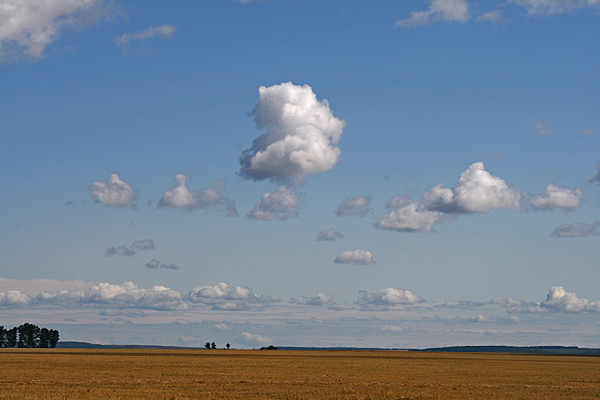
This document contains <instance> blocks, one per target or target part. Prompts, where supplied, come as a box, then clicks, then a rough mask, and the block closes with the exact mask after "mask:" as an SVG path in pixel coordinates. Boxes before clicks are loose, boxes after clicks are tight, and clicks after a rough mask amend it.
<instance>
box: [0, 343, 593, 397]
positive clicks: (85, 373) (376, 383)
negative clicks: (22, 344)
mask: <svg viewBox="0 0 600 400" xmlns="http://www.w3.org/2000/svg"><path fill="white" fill-rule="evenodd" d="M0 368H1V371H2V374H0V399H42V398H43V399H99V398H102V399H198V398H204V399H469V398H473V399H474V398H477V399H559V400H560V399H597V398H599V397H600V358H599V357H582V356H539V355H510V354H464V353H422V352H400V351H283V350H275V351H254V350H66V349H65V350H62V349H3V350H2V351H0Z"/></svg>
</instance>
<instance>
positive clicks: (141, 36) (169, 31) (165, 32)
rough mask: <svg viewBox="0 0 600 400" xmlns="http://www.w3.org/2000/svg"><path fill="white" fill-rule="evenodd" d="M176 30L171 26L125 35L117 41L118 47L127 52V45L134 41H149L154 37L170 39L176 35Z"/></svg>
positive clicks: (161, 26)
mask: <svg viewBox="0 0 600 400" xmlns="http://www.w3.org/2000/svg"><path fill="white" fill-rule="evenodd" d="M175 31H176V29H175V27H174V26H173V25H171V24H164V25H160V26H154V27H151V28H148V29H146V30H143V31H139V32H136V33H125V34H123V35H121V36H120V37H119V38H118V39H116V40H115V43H116V44H117V46H121V47H122V48H123V51H126V47H127V45H128V44H129V43H130V42H132V41H134V40H147V39H150V38H153V37H156V36H158V37H163V38H170V37H172V36H173V34H174V33H175Z"/></svg>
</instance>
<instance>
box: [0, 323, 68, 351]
mask: <svg viewBox="0 0 600 400" xmlns="http://www.w3.org/2000/svg"><path fill="white" fill-rule="evenodd" d="M58 340H59V334H58V331H56V330H54V329H47V328H42V329H40V328H39V327H38V326H36V325H33V324H29V323H25V324H23V325H20V326H18V327H16V326H15V327H14V328H12V329H9V330H6V329H4V327H3V326H0V347H21V348H34V347H42V348H48V347H51V348H55V347H56V344H57V343H58Z"/></svg>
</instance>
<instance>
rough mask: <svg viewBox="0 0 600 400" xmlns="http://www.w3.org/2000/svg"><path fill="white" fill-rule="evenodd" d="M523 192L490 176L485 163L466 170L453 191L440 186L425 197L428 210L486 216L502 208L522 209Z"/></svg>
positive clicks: (426, 193)
mask: <svg viewBox="0 0 600 400" xmlns="http://www.w3.org/2000/svg"><path fill="white" fill-rule="evenodd" d="M520 200H521V191H519V190H518V189H516V188H513V187H510V186H509V185H508V184H507V183H506V182H505V181H504V180H503V179H501V178H498V177H497V176H493V175H492V174H490V173H489V172H488V171H487V170H486V169H485V167H484V165H483V163H482V162H476V163H474V164H472V165H471V166H470V167H469V169H467V170H466V171H464V172H463V173H462V174H461V175H460V178H459V180H458V185H457V186H456V187H453V188H444V185H443V184H439V185H437V186H435V187H434V188H432V189H430V190H428V191H426V192H425V193H424V194H423V203H424V205H425V206H426V207H427V209H428V210H434V211H441V212H445V213H460V214H467V213H483V212H486V211H490V210H497V209H502V208H514V209H519V208H520V203H519V202H520Z"/></svg>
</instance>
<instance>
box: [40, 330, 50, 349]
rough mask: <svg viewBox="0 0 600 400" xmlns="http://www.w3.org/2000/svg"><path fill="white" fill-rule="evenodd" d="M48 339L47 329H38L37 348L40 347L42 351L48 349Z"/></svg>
mask: <svg viewBox="0 0 600 400" xmlns="http://www.w3.org/2000/svg"><path fill="white" fill-rule="evenodd" d="M48 339H49V336H48V328H42V329H40V343H39V344H38V347H40V348H42V349H47V348H48V347H49V345H48Z"/></svg>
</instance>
